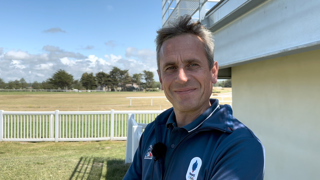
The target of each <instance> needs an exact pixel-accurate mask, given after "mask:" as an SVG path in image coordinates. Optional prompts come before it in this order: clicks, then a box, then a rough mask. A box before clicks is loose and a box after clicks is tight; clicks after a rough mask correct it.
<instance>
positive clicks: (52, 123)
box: [50, 114, 54, 138]
mask: <svg viewBox="0 0 320 180" xmlns="http://www.w3.org/2000/svg"><path fill="white" fill-rule="evenodd" d="M50 138H54V120H53V114H51V115H50Z"/></svg>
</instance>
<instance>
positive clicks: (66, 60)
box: [60, 57, 76, 66]
mask: <svg viewBox="0 0 320 180" xmlns="http://www.w3.org/2000/svg"><path fill="white" fill-rule="evenodd" d="M60 61H61V63H62V64H64V65H67V66H73V65H75V64H76V62H75V61H73V60H70V59H69V58H67V57H64V58H61V59H60Z"/></svg>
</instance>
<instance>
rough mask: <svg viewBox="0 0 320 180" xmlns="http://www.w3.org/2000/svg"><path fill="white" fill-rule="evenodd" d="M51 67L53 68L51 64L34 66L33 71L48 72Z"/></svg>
mask: <svg viewBox="0 0 320 180" xmlns="http://www.w3.org/2000/svg"><path fill="white" fill-rule="evenodd" d="M52 67H53V63H47V64H37V65H35V69H37V70H50V69H51V68H52Z"/></svg>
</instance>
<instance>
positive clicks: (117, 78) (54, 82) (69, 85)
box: [0, 67, 160, 91]
mask: <svg viewBox="0 0 320 180" xmlns="http://www.w3.org/2000/svg"><path fill="white" fill-rule="evenodd" d="M27 88H32V89H65V90H67V89H78V90H95V89H99V90H105V91H133V90H143V89H147V90H151V89H156V88H160V83H159V82H155V81H154V74H153V72H151V71H147V70H144V71H143V73H137V74H133V75H132V76H130V75H129V70H121V69H119V68H118V67H113V68H112V70H111V71H110V72H109V73H106V72H103V71H101V72H98V73H96V74H93V73H88V72H85V73H83V74H82V76H81V78H80V79H79V80H74V78H73V76H72V75H71V74H69V73H68V72H66V71H65V70H62V69H60V70H58V71H56V72H55V73H54V74H53V75H52V77H51V78H48V79H47V80H45V81H43V82H37V81H34V82H32V83H27V82H26V80H25V79H24V78H21V79H20V80H15V81H9V82H8V83H6V82H4V81H3V80H2V79H1V78H0V89H27Z"/></svg>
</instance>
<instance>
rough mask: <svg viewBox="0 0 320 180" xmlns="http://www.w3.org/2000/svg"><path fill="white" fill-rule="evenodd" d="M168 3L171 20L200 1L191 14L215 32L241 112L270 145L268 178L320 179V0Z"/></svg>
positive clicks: (223, 66)
mask: <svg viewBox="0 0 320 180" xmlns="http://www.w3.org/2000/svg"><path fill="white" fill-rule="evenodd" d="M162 2H163V3H162V4H163V6H162V7H163V25H166V23H167V21H168V19H169V20H170V19H173V18H174V17H175V16H176V15H183V14H179V13H177V12H178V11H179V8H186V9H188V7H190V8H191V7H193V6H191V4H192V3H195V2H198V8H195V9H194V12H195V13H190V14H193V17H197V13H196V12H198V17H199V18H200V19H201V22H202V23H203V24H205V25H206V26H207V27H208V28H209V29H210V30H211V31H212V33H213V35H214V37H215V55H214V57H215V60H216V61H218V63H219V65H220V71H219V77H220V78H231V80H232V105H233V110H234V115H235V117H237V118H238V119H239V120H240V121H242V122H244V123H245V124H246V125H247V126H248V127H250V128H251V129H252V130H253V131H254V132H255V133H256V135H257V136H258V137H259V138H260V140H261V141H262V143H263V144H264V146H265V150H266V162H265V163H266V169H265V179H266V180H274V179H290V180H292V179H297V180H300V179H319V175H318V171H319V170H318V169H319V167H320V153H319V150H320V139H319V138H320V131H319V127H320V111H319V108H320V103H319V101H320V81H319V78H320V70H319V69H320V18H319V17H320V10H319V9H320V1H319V0H309V1H302V0H221V1H220V2H218V3H217V4H216V5H215V6H214V7H213V8H212V9H210V10H208V11H207V10H205V9H203V7H205V6H204V4H205V3H207V1H205V0H200V3H199V1H192V0H179V1H178V0H177V1H174V0H173V1H169V0H163V1H162ZM173 5H175V6H173ZM167 7H169V8H167ZM199 7H200V8H199ZM199 9H200V13H199V11H198V10H199ZM169 12H173V13H171V14H170V13H169ZM179 12H181V11H179ZM167 14H169V15H167Z"/></svg>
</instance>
